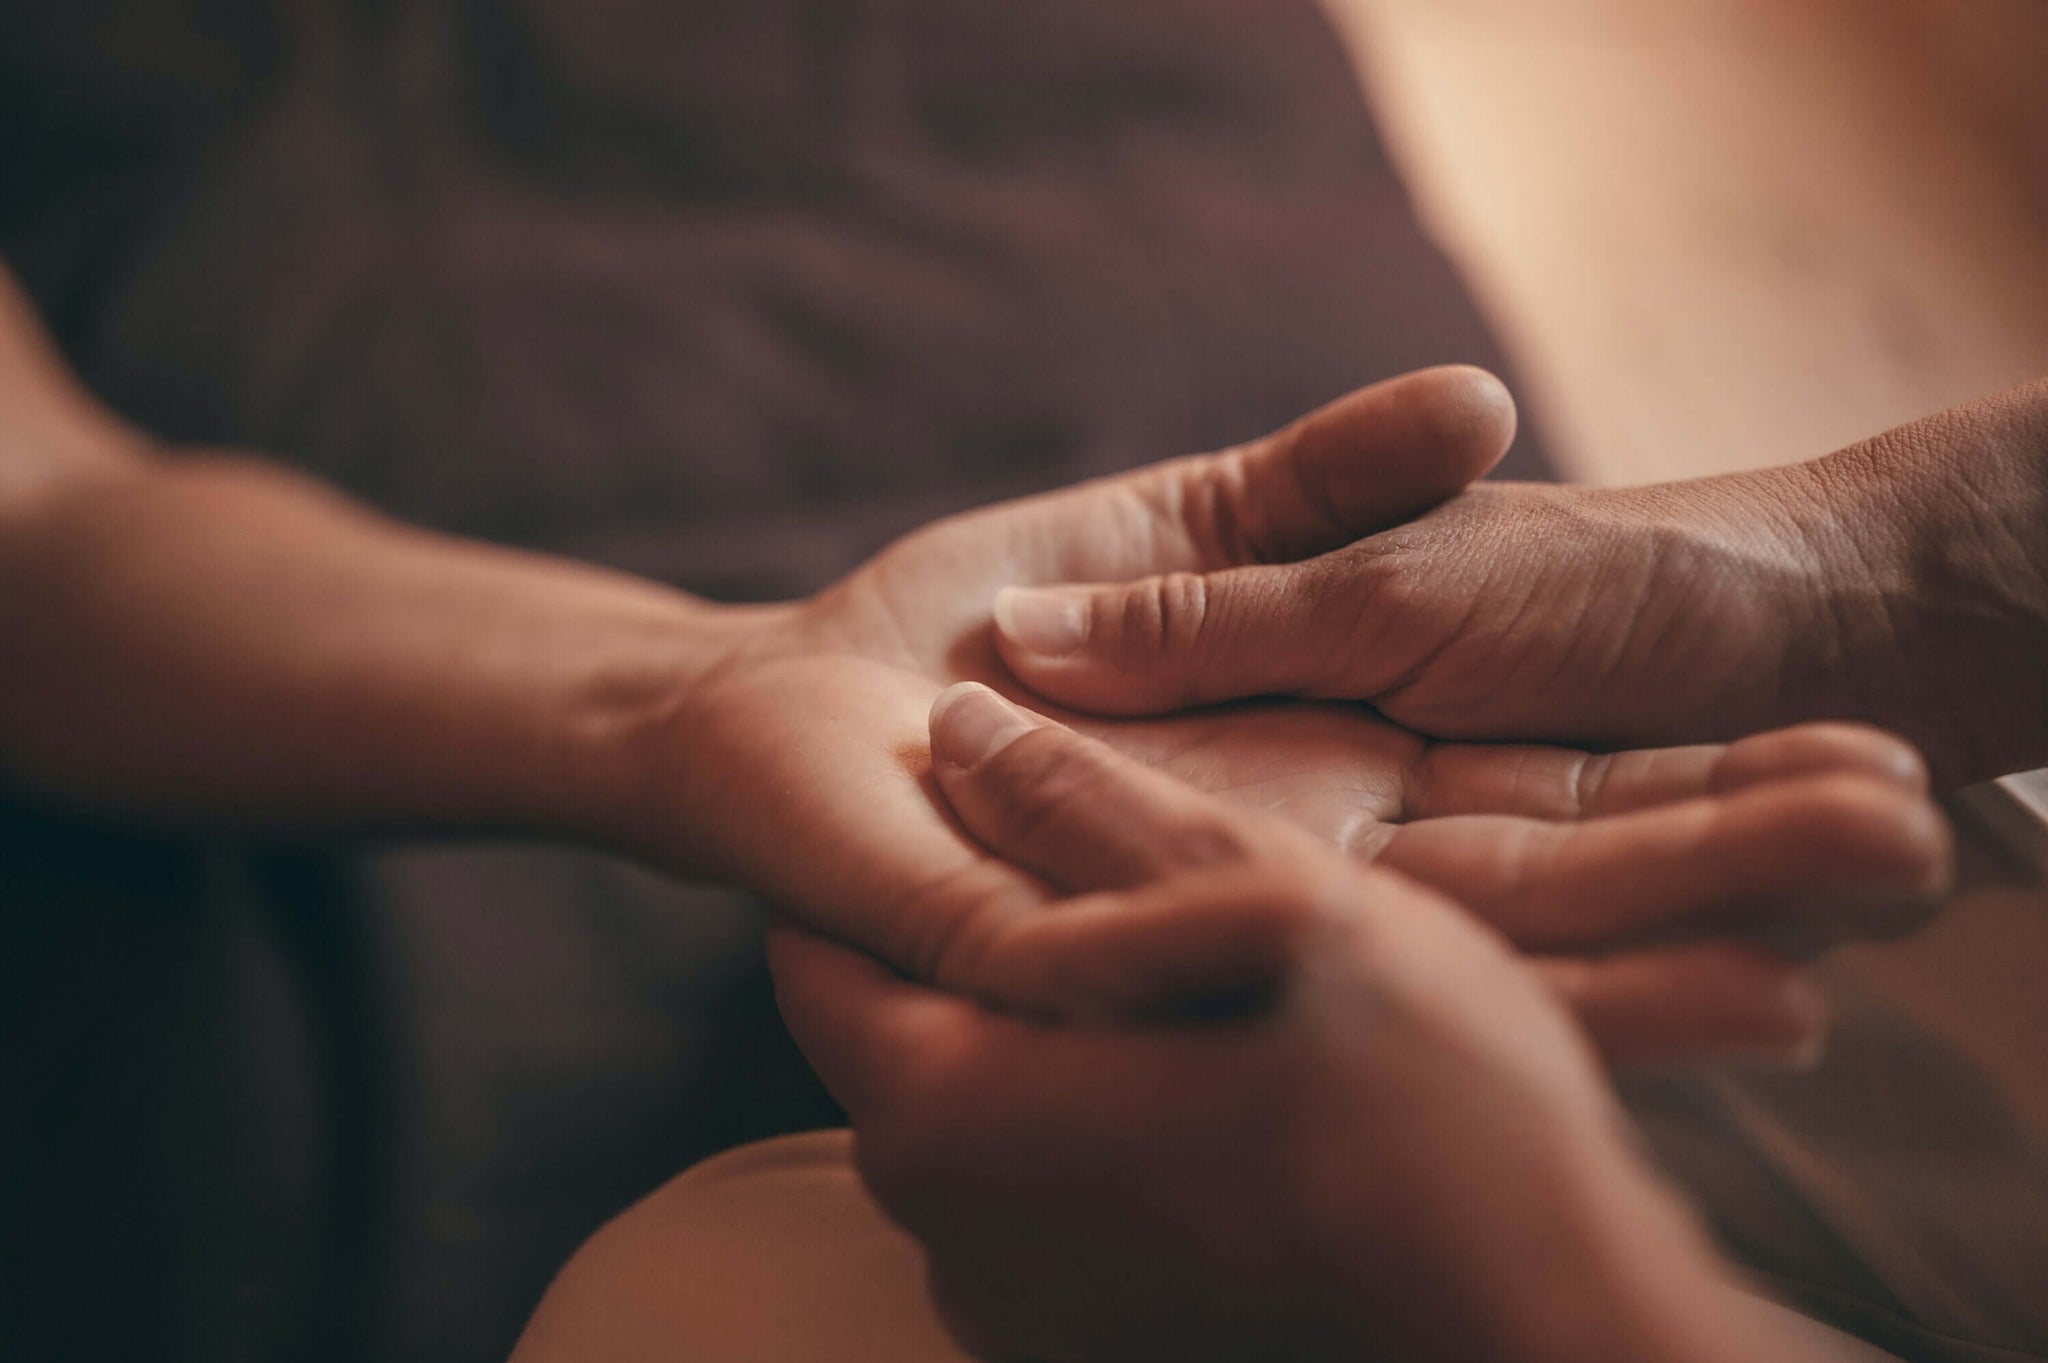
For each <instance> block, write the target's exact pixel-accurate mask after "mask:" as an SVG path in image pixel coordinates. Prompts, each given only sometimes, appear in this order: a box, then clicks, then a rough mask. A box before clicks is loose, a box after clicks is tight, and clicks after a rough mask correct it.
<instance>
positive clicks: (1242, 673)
mask: <svg viewBox="0 0 2048 1363" xmlns="http://www.w3.org/2000/svg"><path fill="white" fill-rule="evenodd" d="M998 618H999V620H1000V621H1001V624H1002V635H1001V638H1002V648H1003V656H1004V657H1005V659H1006V660H1007V661H1008V662H1009V663H1010V665H1011V666H1012V668H1014V669H1015V671H1016V672H1017V674H1018V675H1019V676H1020V677H1022V678H1023V679H1024V680H1026V681H1027V682H1029V683H1030V684H1031V685H1032V686H1033V687H1034V688H1035V689H1037V690H1038V691H1039V692H1040V693H1041V694H1043V695H1044V696H1046V697H1049V698H1051V699H1054V700H1057V701H1060V702H1062V703H1066V704H1071V705H1076V706H1080V707H1083V708H1086V709H1090V710H1095V711H1100V712H1104V713H1115V714H1146V713H1153V712H1157V711H1162V710H1170V709H1174V708H1178V707H1181V706H1185V705H1189V704H1201V703H1210V702H1215V701H1219V700H1226V699H1230V698H1233V697H1238V696H1248V695H1297V696H1312V697H1323V698H1334V697H1341V698H1344V699H1351V700H1367V701H1370V702H1372V703H1373V704H1374V705H1375V706H1376V707H1377V708H1378V709H1379V710H1380V711H1381V712H1382V713H1384V714H1386V715H1388V716H1389V717H1390V718H1393V719H1395V720H1397V721H1399V722H1400V723H1402V724H1404V725H1406V726H1408V727H1410V728H1413V729H1415V730H1418V731H1420V732H1424V733H1429V734H1433V735H1438V736H1441V737H1446V738H1464V739H1475V738H1486V739H1501V738H1511V739H1516V740H1520V741H1529V740H1536V739H1541V740H1549V741H1560V742H1571V743H1591V744H1599V745H1620V746H1630V745H1639V744H1645V743H1671V742H1687V741H1701V740H1710V739H1717V738H1727V737H1732V736H1734V735H1737V734H1742V733H1747V732H1751V731H1753V730H1755V729H1758V728H1763V727H1768V726H1770V725H1775V724H1786V723H1792V722H1796V721H1801V720H1812V719H1830V718H1833V719H1857V720H1863V721H1866V722H1869V723H1873V724H1878V725H1882V726H1884V727H1886V728H1889V729H1893V730H1896V731H1898V732H1901V733H1904V734H1906V735H1908V736H1909V737H1911V738H1913V739H1914V740H1915V741H1916V742H1917V743H1918V744H1919V745H1920V746H1921V747H1922V748H1923V749H1924V750H1925V752H1926V753H1927V755H1928V757H1929V760H1930V761H1931V763H1932V765H1933V767H1934V770H1935V774H1936V778H1937V780H1938V782H1939V783H1941V784H1943V785H1949V784H1955V783H1960V782H1965V781H1970V780H1977V779H1982V778H1984V777H1987V776H1992V775H1997V774H2000V773H2003V772H2007V771H2012V770H2017V769H2022V768H2025V767H2029V766H2034V765H2039V764H2041V763H2044V762H2048V705H2043V704H2042V702H2041V698H2040V697H2041V687H2040V677H2041V675H2042V672H2043V670H2044V668H2048V382H2043V383H2038V384H2034V385H2031V386H2029V387H2026V388H2021V389H2017V390H2014V391H2012V392H2009V393H2005V394H2001V395H1999V396H1997V397H1992V398H1987V399H1985V400H1983V401H1982V402H1977V403H1972V404H1970V405H1968V406H1965V407H1961V408H1957V409H1955V410H1953V411H1950V412H1945V413H1942V414H1940V415H1938V416H1935V417H1931V418H1929V419H1927V420H1926V421H1922V422H1918V423H1916V424H1914V425H1912V426H1908V427H1905V428H1903V429H1901V430H1898V431H1894V432H1891V433H1889V434H1887V435H1884V436H1880V437H1878V438H1876V439H1874V440H1870V441H1867V442H1864V443H1863V444H1860V445H1856V446H1853V447H1851V448H1849V449H1846V450H1842V451H1840V452H1838V453H1835V454H1832V455H1829V456H1827V457H1826V458H1823V459H1818V460H1815V461H1813V462H1811V463H1808V464H1802V465H1797V466H1794V467H1791V468H1784V469H1772V470H1766V471H1762V472H1757V473H1744V474H1736V475H1731V476H1727V477H1722V478H1712V479H1705V480H1700V481H1696V482H1687V483H1673V484H1666V485H1662V486H1656V487H1644V488H1624V489H1601V488H1572V487H1545V486H1534V485H1530V486H1509V485H1482V486H1479V487H1475V488H1473V489H1472V490H1471V491H1470V492H1468V493H1466V494H1465V495H1463V496H1461V497H1458V498H1456V499H1454V500H1452V501H1450V502H1448V503H1446V504H1445V505H1443V506H1441V507H1438V508H1436V509H1435V510H1434V511H1432V512H1430V513H1429V514H1427V515H1425V516H1422V517H1420V518H1419V519H1417V520H1416V521H1414V522H1413V523H1411V524H1407V525H1403V526H1398V527H1395V528H1393V529H1390V530H1386V531H1383V532H1381V533H1378V534H1372V535H1368V536H1366V537H1364V538H1361V539H1360V540H1358V541H1357V542H1356V543H1353V544H1350V545H1347V546H1345V547H1343V548H1340V549H1338V550H1336V551H1334V552H1332V553H1328V554H1324V555H1320V556H1303V557H1302V558H1300V559H1298V560H1296V561H1294V562H1290V563H1285V564H1273V565H1267V566H1255V567H1251V568H1241V569H1236V570H1230V571H1225V572H1221V573H1211V574H1205V575H1199V576H1195V577H1164V578H1159V577H1155V578H1151V579H1147V580H1143V581H1138V582H1133V583H1130V584H1123V585H1117V586H1109V587H1093V588H1077V589H1075V590H1072V591H1067V592H1061V593H1056V594H1052V595H1049V596H1047V595H1038V594H1029V595H1026V594H1019V595H1016V596H1012V597H1008V598H1006V599H1005V600H1004V601H1003V602H1001V603H999V606H998Z"/></svg>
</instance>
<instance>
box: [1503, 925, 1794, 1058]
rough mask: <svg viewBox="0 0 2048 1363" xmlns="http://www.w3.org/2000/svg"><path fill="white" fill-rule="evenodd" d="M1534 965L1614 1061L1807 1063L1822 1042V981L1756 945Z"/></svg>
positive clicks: (1550, 960) (1710, 946)
mask: <svg viewBox="0 0 2048 1363" xmlns="http://www.w3.org/2000/svg"><path fill="white" fill-rule="evenodd" d="M1536 966H1537V969H1538V971H1539V972H1540V973H1541V974H1542V976H1543V978H1544V979H1545V981H1546V982H1547V983H1548V984H1549V985H1550V986H1551V988H1553V989H1555V990H1556V991H1557V992H1558V994H1559V995H1560V996H1561V997H1562V998H1563V999H1564V1001H1565V1003H1566V1004H1567V1005H1568V1006H1569V1007H1570V1008H1571V1009H1572V1011H1573V1012H1575V1013H1576V1014H1577V1015H1578V1018H1579V1021H1580V1023H1581V1025H1583V1026H1584V1027H1585V1029H1586V1031H1587V1032H1588V1033H1589V1034H1590V1035H1591V1037H1592V1039H1593V1042H1594V1045H1595V1046H1597V1047H1598V1048H1599V1050H1600V1053H1601V1055H1602V1056H1603V1057H1604V1058H1605V1059H1606V1061H1607V1063H1608V1064H1609V1065H1610V1066H1611V1067H1613V1068H1614V1069H1617V1070H1632V1071H1643V1070H1660V1069H1681V1068H1690V1067H1702V1066H1713V1065H1724V1066H1725V1065H1737V1066H1754V1067H1759V1068H1768V1069H1781V1070H1805V1069H1811V1068H1813V1067H1814V1066H1815V1065H1817V1064H1818V1063H1819V1062H1820V1058H1821V1055H1822V1053H1823V1052H1824V1051H1825V1049H1826V1046H1827V1034H1828V1023H1829V1017H1830V1010H1829V1007H1828V1001H1827V997H1826V995H1825V994H1823V993H1822V992H1821V989H1820V986H1819V985H1818V984H1817V983H1816V982H1815V981H1814V980H1813V978H1812V976H1811V975H1809V974H1808V973H1806V972H1805V971H1803V970H1801V969H1800V968H1799V967H1798V966H1796V965H1793V964H1791V963H1790V962H1787V961H1785V960H1782V959H1780V958H1779V957H1776V956H1773V955H1771V954H1769V953H1767V952H1763V951H1759V950H1756V949H1755V948H1751V947H1743V946H1734V945H1729V944H1725V943H1707V944H1702V945H1695V946H1681V947H1671V948H1662V949H1658V950H1651V951H1639V952H1629V953H1626V954H1622V955H1617V956H1609V957H1603V958H1598V959H1560V958H1548V959H1543V960H1539V961H1538V962H1536Z"/></svg>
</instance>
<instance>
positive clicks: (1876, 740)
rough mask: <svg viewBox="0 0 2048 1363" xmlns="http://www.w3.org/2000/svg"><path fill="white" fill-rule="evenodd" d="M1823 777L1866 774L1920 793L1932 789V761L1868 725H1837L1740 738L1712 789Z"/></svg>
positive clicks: (1723, 761) (1718, 771)
mask: <svg viewBox="0 0 2048 1363" xmlns="http://www.w3.org/2000/svg"><path fill="white" fill-rule="evenodd" d="M1823 773H1842V774H1851V773H1860V774H1862V775H1865V776H1868V777H1870V778H1872V779H1874V780H1878V781H1883V782H1887V783H1889V784H1891V785H1894V786H1897V787H1898V788H1900V789H1901V790H1905V791H1910V792H1912V793H1914V794H1925V793H1926V792H1927V790H1928V788H1929V785H1928V775H1927V762H1926V760H1925V759H1924V758H1923V757H1922V756H1921V755H1920V750H1919V749H1917V748H1915V747H1914V746H1913V745H1912V744H1911V743H1908V742H1907V741H1906V740H1905V739H1903V738H1900V737H1898V736H1897V735H1895V734H1891V733H1887V732H1886V731H1885V730H1883V729H1878V728H1873V727H1871V726H1870V725H1867V724H1850V723H1837V722H1828V723H1820V724H1802V725H1799V726H1797V727H1796V728H1790V729H1778V730H1774V731H1772V732H1770V733H1764V734H1753V735H1751V736H1749V737H1748V738H1743V739H1739V740H1737V741H1736V742H1734V743H1732V744H1730V745H1729V746H1728V748H1727V749H1726V750H1725V751H1724V752H1723V753H1722V755H1721V758H1720V760H1719V761H1718V762H1716V763H1715V766H1714V771H1713V776H1712V788H1713V789H1714V790H1715V791H1716V792H1727V791H1734V790H1739V789H1741V788H1743V787H1745V786H1752V785H1758V784H1761V783H1763V782H1766V781H1780V780H1786V779H1788V778H1792V777H1797V776H1809V775H1820V774H1823Z"/></svg>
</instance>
